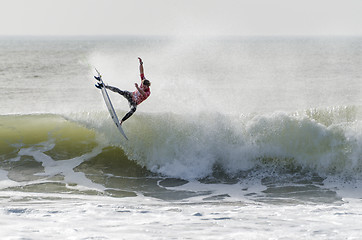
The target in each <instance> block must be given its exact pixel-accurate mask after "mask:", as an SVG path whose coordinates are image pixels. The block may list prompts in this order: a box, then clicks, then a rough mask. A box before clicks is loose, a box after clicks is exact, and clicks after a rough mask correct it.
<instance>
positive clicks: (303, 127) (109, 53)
mask: <svg viewBox="0 0 362 240" xmlns="http://www.w3.org/2000/svg"><path fill="white" fill-rule="evenodd" d="M0 52H1V54H0V78H1V83H2V84H1V86H0V100H1V104H0V235H1V239H49V238H52V239H141V238H144V239H362V237H361V230H362V228H361V226H360V222H361V221H362V98H361V90H362V38H361V37H225V38H202V37H198V38H187V37H180V36H178V37H132V36H123V37H122V36H118V37H111V36H109V37H91V36H89V37H87V36H84V37H0ZM138 57H142V59H143V61H144V68H145V76H146V77H147V78H148V79H149V80H150V81H151V82H152V85H151V92H152V94H151V96H150V98H149V99H147V100H146V101H145V102H143V103H142V104H141V105H140V106H139V107H138V108H137V111H136V113H135V114H134V115H133V116H132V117H131V118H130V119H128V120H127V121H126V122H125V123H124V124H123V128H124V131H125V132H126V134H127V136H128V138H129V141H127V140H125V139H124V138H123V136H122V135H120V133H119V132H118V131H117V129H116V127H115V125H114V123H113V121H112V119H111V118H110V116H109V114H108V112H107V109H106V106H105V104H104V101H103V99H102V96H101V93H100V91H99V90H98V89H97V88H95V87H94V84H95V80H94V78H93V75H95V74H96V73H95V70H94V68H95V67H96V68H97V69H98V70H99V71H100V72H101V73H102V76H103V80H104V81H105V83H107V84H109V85H112V86H116V87H118V88H120V89H123V90H128V91H134V89H135V87H134V83H139V82H140V78H139V69H138V59H137V58H138ZM109 94H110V97H111V99H112V102H113V104H114V107H115V109H116V112H117V114H118V115H119V117H120V118H122V116H123V115H124V114H125V113H126V112H128V110H129V106H128V103H127V101H126V99H124V98H123V97H122V96H120V95H118V94H116V93H113V92H110V93H109Z"/></svg>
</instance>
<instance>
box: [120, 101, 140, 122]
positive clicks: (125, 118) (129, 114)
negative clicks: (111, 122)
mask: <svg viewBox="0 0 362 240" xmlns="http://www.w3.org/2000/svg"><path fill="white" fill-rule="evenodd" d="M136 110H137V105H131V110H130V111H129V112H128V113H127V114H126V115H124V117H123V118H122V122H124V121H126V120H127V119H128V118H129V117H130V116H132V114H133V113H134V112H135V111H136Z"/></svg>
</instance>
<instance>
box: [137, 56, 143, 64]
mask: <svg viewBox="0 0 362 240" xmlns="http://www.w3.org/2000/svg"><path fill="white" fill-rule="evenodd" d="M138 60H139V61H140V64H141V65H142V64H143V62H142V59H141V58H140V57H139V58H138Z"/></svg>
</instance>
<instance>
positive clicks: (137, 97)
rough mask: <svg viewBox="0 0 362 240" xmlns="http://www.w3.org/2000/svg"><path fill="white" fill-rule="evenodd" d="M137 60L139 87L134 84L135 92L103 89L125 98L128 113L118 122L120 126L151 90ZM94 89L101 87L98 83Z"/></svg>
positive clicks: (113, 88) (110, 88) (112, 88)
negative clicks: (127, 104) (128, 109)
mask: <svg viewBox="0 0 362 240" xmlns="http://www.w3.org/2000/svg"><path fill="white" fill-rule="evenodd" d="M138 60H139V63H140V77H141V85H140V86H138V84H137V83H135V84H134V85H135V87H136V91H134V92H129V91H123V90H120V89H118V88H116V87H112V86H106V85H105V88H107V89H109V90H111V91H112V92H116V93H119V94H121V95H122V96H123V97H125V98H126V99H127V100H128V103H129V106H130V111H129V112H128V113H127V114H126V115H125V116H124V117H123V118H122V120H121V122H120V124H121V125H122V123H123V122H124V121H126V120H127V119H128V118H129V117H131V116H132V114H133V113H134V112H136V109H137V106H138V105H140V104H141V103H142V102H143V101H144V100H146V99H147V98H148V97H149V96H150V95H151V89H150V86H151V82H150V81H149V80H147V79H146V78H145V74H144V70H143V61H142V59H141V58H138ZM94 78H95V79H97V80H100V78H99V77H97V76H94ZM96 87H97V88H99V89H101V88H102V87H103V85H102V84H100V83H98V84H96Z"/></svg>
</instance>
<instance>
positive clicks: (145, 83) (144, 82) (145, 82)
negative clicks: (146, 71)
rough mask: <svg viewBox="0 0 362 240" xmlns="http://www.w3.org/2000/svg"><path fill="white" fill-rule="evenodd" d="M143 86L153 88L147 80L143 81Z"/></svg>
mask: <svg viewBox="0 0 362 240" xmlns="http://www.w3.org/2000/svg"><path fill="white" fill-rule="evenodd" d="M143 84H144V85H146V86H149V87H150V86H151V82H150V81H149V80H147V79H145V80H143Z"/></svg>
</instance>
